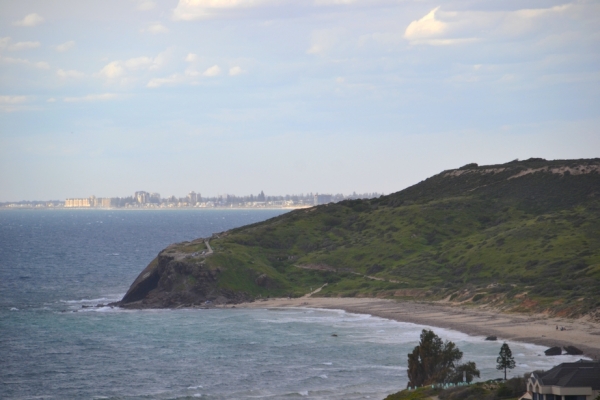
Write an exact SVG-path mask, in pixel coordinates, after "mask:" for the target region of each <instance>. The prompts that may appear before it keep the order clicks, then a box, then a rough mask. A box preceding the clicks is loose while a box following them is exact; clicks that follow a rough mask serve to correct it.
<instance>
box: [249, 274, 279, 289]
mask: <svg viewBox="0 0 600 400" xmlns="http://www.w3.org/2000/svg"><path fill="white" fill-rule="evenodd" d="M254 283H256V284H257V285H258V286H261V287H264V288H272V287H275V286H276V285H275V282H274V281H273V279H271V278H270V277H269V275H267V274H262V275H259V276H258V278H256V279H255V280H254Z"/></svg>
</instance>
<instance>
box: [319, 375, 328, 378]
mask: <svg viewBox="0 0 600 400" xmlns="http://www.w3.org/2000/svg"><path fill="white" fill-rule="evenodd" d="M319 378H323V379H328V376H327V375H325V374H323V375H319Z"/></svg>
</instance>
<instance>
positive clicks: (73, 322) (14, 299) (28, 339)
mask: <svg viewBox="0 0 600 400" xmlns="http://www.w3.org/2000/svg"><path fill="white" fill-rule="evenodd" d="M280 213H281V212H280V211H275V210H250V211H246V210H243V211H242V210H173V211H170V210H165V211H124V210H118V211H107V210H102V211H96V210H54V211H50V210H35V211H34V210H31V211H26V210H19V211H16V210H15V211H4V212H0V398H9V399H12V398H14V399H34V398H36V399H37V398H44V399H65V398H74V399H75V398H111V399H183V398H198V397H201V398H206V399H256V398H259V399H260V398H264V399H280V398H282V399H285V398H303V399H305V398H311V399H364V398H371V399H382V398H383V397H385V395H386V394H388V393H391V392H394V391H397V390H399V389H401V388H403V387H405V386H406V382H407V379H406V355H407V354H408V353H409V352H410V351H411V350H412V348H413V347H414V346H415V345H416V344H417V341H418V337H419V333H420V331H421V329H422V328H423V327H422V326H417V325H414V324H407V323H400V322H395V321H389V320H385V319H381V318H376V317H371V316H367V315H356V314H348V313H345V312H343V311H335V310H333V311H328V310H306V309H277V310H260V309H258V310H243V309H221V310H146V311H137V310H136V311H128V310H119V309H110V308H108V307H106V308H101V309H88V308H82V306H83V305H95V304H97V303H99V302H109V301H113V300H117V299H119V298H120V297H121V296H122V295H123V294H124V293H125V291H126V290H127V288H128V286H129V284H130V283H131V282H132V281H133V279H134V278H135V277H136V276H137V274H138V273H139V272H140V271H141V270H142V269H143V268H144V267H145V266H146V264H147V263H148V262H149V261H150V260H151V259H152V258H153V257H154V256H155V255H156V254H157V253H158V252H159V251H160V250H161V249H162V248H164V247H165V246H167V245H168V244H170V243H173V242H177V241H182V240H190V239H194V238H197V237H205V236H209V235H210V234H212V233H213V232H220V231H223V230H226V229H228V228H232V227H235V226H240V225H244V224H248V223H252V222H257V221H260V220H264V219H267V218H270V217H273V216H275V215H278V214H280ZM434 330H435V332H436V333H437V334H438V335H440V336H441V337H442V338H444V339H448V340H453V341H455V342H456V343H457V345H458V347H459V348H460V349H461V350H463V352H464V353H465V357H464V358H465V360H473V361H475V362H477V365H478V366H479V368H480V369H481V371H482V378H483V379H489V378H496V377H499V376H500V372H498V371H496V370H495V359H496V356H497V354H498V351H499V347H500V343H493V342H485V341H484V340H483V338H481V337H469V336H467V335H464V334H461V333H458V332H453V331H448V330H444V329H439V328H434ZM333 333H335V334H337V335H338V336H337V337H333V336H331V335H332V334H333ZM510 346H511V348H512V350H513V355H514V356H515V358H516V361H517V364H518V365H517V368H516V369H515V370H514V371H512V374H513V375H514V374H522V373H524V372H527V371H531V370H534V369H544V368H546V369H547V368H549V367H550V366H552V365H554V363H556V362H562V361H570V360H574V359H575V358H571V357H568V356H561V357H560V360H558V359H556V358H552V359H548V358H545V357H543V356H540V355H541V354H542V351H543V350H544V348H541V347H539V346H534V345H528V344H519V343H510Z"/></svg>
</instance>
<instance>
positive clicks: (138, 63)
mask: <svg viewBox="0 0 600 400" xmlns="http://www.w3.org/2000/svg"><path fill="white" fill-rule="evenodd" d="M153 62H154V61H153V60H152V59H151V58H150V57H135V58H130V59H129V60H127V61H125V62H124V65H125V67H126V68H127V69H128V70H130V71H135V70H138V69H140V68H146V67H148V66H150V65H151V64H152V63H153Z"/></svg>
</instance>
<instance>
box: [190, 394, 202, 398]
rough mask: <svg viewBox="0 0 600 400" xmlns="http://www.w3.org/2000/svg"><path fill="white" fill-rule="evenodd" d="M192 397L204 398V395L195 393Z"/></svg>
mask: <svg viewBox="0 0 600 400" xmlns="http://www.w3.org/2000/svg"><path fill="white" fill-rule="evenodd" d="M192 397H202V393H194V395H193V396H192Z"/></svg>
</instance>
